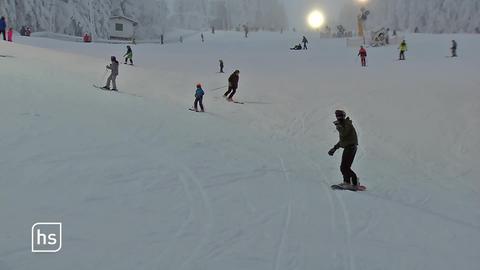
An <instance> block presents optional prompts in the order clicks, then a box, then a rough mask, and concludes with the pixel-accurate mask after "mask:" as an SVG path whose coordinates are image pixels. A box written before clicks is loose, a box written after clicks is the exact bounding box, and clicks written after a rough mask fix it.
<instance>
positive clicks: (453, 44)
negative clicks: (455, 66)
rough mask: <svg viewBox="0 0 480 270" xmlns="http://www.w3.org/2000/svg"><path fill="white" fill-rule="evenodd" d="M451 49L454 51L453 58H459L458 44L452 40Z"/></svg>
mask: <svg viewBox="0 0 480 270" xmlns="http://www.w3.org/2000/svg"><path fill="white" fill-rule="evenodd" d="M450 49H451V50H452V57H457V42H456V41H455V40H452V47H451V48H450Z"/></svg>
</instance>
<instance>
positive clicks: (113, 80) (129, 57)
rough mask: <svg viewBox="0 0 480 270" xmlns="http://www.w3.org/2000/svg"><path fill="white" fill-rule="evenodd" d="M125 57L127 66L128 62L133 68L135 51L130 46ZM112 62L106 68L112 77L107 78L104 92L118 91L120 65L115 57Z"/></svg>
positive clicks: (111, 58)
mask: <svg viewBox="0 0 480 270" xmlns="http://www.w3.org/2000/svg"><path fill="white" fill-rule="evenodd" d="M123 57H124V58H125V62H124V64H125V65H126V64H127V62H130V65H132V66H133V50H132V47H130V45H128V46H127V52H126V53H125V54H124V55H123ZM110 61H111V63H110V64H109V65H107V66H106V68H107V69H108V70H110V76H108V78H107V84H105V86H104V87H101V88H102V89H104V90H111V91H118V89H117V76H118V67H119V65H120V63H119V62H118V60H117V58H116V57H115V56H112V57H110ZM110 85H112V88H110Z"/></svg>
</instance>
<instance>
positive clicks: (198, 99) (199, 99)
mask: <svg viewBox="0 0 480 270" xmlns="http://www.w3.org/2000/svg"><path fill="white" fill-rule="evenodd" d="M204 95H205V91H203V89H202V85H201V84H197V90H196V91H195V102H194V103H193V108H194V109H195V111H196V112H198V104H200V110H201V112H205V110H204V108H203V96H204Z"/></svg>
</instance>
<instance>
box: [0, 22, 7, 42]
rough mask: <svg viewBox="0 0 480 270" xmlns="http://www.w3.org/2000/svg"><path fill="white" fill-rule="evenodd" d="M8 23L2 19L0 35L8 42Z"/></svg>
mask: <svg viewBox="0 0 480 270" xmlns="http://www.w3.org/2000/svg"><path fill="white" fill-rule="evenodd" d="M6 30H7V22H6V21H5V17H3V16H2V17H1V18H0V33H1V34H2V35H3V40H7V33H6V32H5V31H6Z"/></svg>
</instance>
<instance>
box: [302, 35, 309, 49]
mask: <svg viewBox="0 0 480 270" xmlns="http://www.w3.org/2000/svg"><path fill="white" fill-rule="evenodd" d="M302 43H303V49H304V50H307V49H308V48H307V43H308V40H307V38H306V37H305V36H303V38H302Z"/></svg>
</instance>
